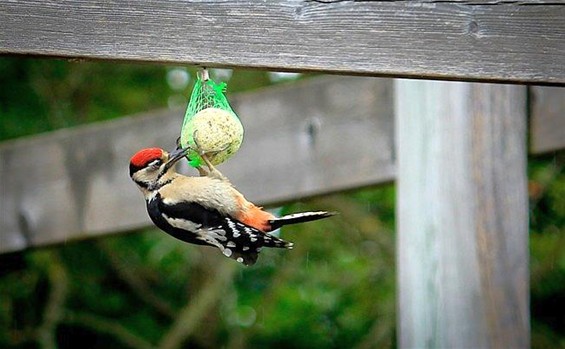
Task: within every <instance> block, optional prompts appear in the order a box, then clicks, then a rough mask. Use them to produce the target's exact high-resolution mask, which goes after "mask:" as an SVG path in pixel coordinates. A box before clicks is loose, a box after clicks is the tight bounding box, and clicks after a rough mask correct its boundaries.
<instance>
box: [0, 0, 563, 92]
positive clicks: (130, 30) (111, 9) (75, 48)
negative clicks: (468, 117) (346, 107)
mask: <svg viewBox="0 0 565 349" xmlns="http://www.w3.org/2000/svg"><path fill="white" fill-rule="evenodd" d="M2 53H3V54H25V55H41V56H55V57H70V58H88V59H111V60H131V61H151V62H165V63H173V62H174V63H175V64H177V63H187V64H198V65H206V66H226V67H248V68H259V69H271V70H303V71H325V72H333V73H340V74H366V75H375V76H376V75H381V76H405V77H415V78H429V79H463V80H483V81H489V80H492V81H510V82H529V83H555V84H564V83H565V65H564V64H563V62H564V61H565V2H563V1H534V2H531V1H530V2H529V1H488V2H480V1H434V0H420V1H358V2H357V1H331V0H329V1H307V0H304V1H295V0H274V1H250V0H247V1H244V0H239V1H238V0H224V1H179V0H174V1H169V0H167V1H165V0H149V1H102V0H98V1H90V0H88V1H87V0H63V1H43V0H12V1H4V2H2V4H1V5H0V54H2Z"/></svg>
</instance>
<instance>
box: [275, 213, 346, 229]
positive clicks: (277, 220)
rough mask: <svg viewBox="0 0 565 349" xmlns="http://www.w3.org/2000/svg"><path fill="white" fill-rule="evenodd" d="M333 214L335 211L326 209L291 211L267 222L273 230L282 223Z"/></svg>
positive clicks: (303, 220)
mask: <svg viewBox="0 0 565 349" xmlns="http://www.w3.org/2000/svg"><path fill="white" fill-rule="evenodd" d="M335 214H336V213H335V212H327V211H315V212H301V213H293V214H288V215H286V216H282V217H279V218H275V219H272V220H270V221H269V224H270V225H271V229H272V230H275V229H278V228H280V227H282V226H283V225H287V224H296V223H305V222H311V221H316V220H318V219H322V218H327V217H331V216H333V215H335Z"/></svg>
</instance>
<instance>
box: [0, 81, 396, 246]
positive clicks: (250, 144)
mask: <svg viewBox="0 0 565 349" xmlns="http://www.w3.org/2000/svg"><path fill="white" fill-rule="evenodd" d="M391 100H392V81H390V80H382V79H377V78H360V77H358V78H353V77H349V78H337V77H321V78H316V79H311V80H305V81H303V82H299V83H296V84H292V85H282V86H279V87H273V88H269V89H265V90H263V91H258V92H254V93H250V94H244V95H235V96H230V101H231V102H232V105H233V107H234V109H235V110H236V111H237V112H238V114H239V115H240V117H241V120H242V122H243V124H244V126H245V132H246V134H245V140H244V143H243V146H242V148H241V149H240V151H239V152H238V153H237V154H236V155H235V156H234V157H233V158H232V159H230V161H228V162H227V163H226V164H225V165H221V166H220V167H219V168H220V169H221V170H222V171H223V172H224V173H225V174H226V175H227V176H228V177H229V178H230V179H231V180H232V182H233V183H234V184H235V185H236V186H237V187H238V188H239V189H240V190H241V191H242V192H243V193H245V195H246V196H247V197H248V198H249V199H250V200H253V201H256V202H258V203H261V204H272V203H277V202H283V201H288V200H300V199H301V198H305V197H309V196H312V195H318V194H322V193H327V192H332V191H339V190H344V189H350V188H356V187H360V186H366V185H371V184H375V183H382V182H387V181H391V180H392V179H393V178H394V171H395V168H394V159H393V154H394V152H393V140H392V136H393V110H392V104H391V103H390V101H391ZM183 115H184V112H183V111H182V110H174V111H166V110H165V111H160V112H151V113H148V114H146V115H136V116H131V117H126V118H122V119H118V120H116V121H112V122H107V123H101V124H95V125H89V126H85V127H80V128H76V129H69V130H62V131H58V132H54V133H51V134H45V135H40V136H34V137H31V138H28V139H21V140H16V141H12V142H7V143H4V144H2V145H0V183H2V186H0V197H2V200H1V203H2V209H1V210H0V232H1V234H0V252H8V251H15V250H20V249H23V248H26V247H30V246H40V245H46V244H53V243H60V242H63V241H67V240H73V239H82V238H87V237H91V236H98V235H101V234H108V233H118V232H123V231H127V230H131V229H135V228H140V227H144V226H149V225H150V222H149V220H148V217H147V214H146V212H145V204H144V201H143V198H142V196H141V193H140V192H138V189H137V188H136V187H135V185H134V184H133V182H131V180H130V179H129V176H128V170H127V168H128V162H129V158H130V156H131V155H133V153H135V152H136V151H137V150H139V149H141V148H143V147H149V146H160V147H164V148H165V149H170V148H172V147H173V146H174V142H175V139H176V138H177V136H178V134H179V132H180V126H181V118H182V116H183ZM181 170H183V171H187V170H188V169H187V165H186V164H185V167H184V168H181ZM190 173H191V174H192V175H195V174H196V172H195V171H192V172H190Z"/></svg>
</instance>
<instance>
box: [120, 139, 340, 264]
mask: <svg viewBox="0 0 565 349" xmlns="http://www.w3.org/2000/svg"><path fill="white" fill-rule="evenodd" d="M187 151H188V149H180V148H177V149H176V150H175V151H173V152H171V153H168V152H166V151H164V150H163V149H160V148H147V149H142V150H140V151H138V152H137V153H136V154H135V155H134V156H133V157H132V158H131V160H130V164H129V172H130V177H131V178H132V180H133V181H134V182H135V184H137V186H138V187H139V189H140V190H141V192H142V193H143V195H144V197H145V201H146V204H147V212H148V213H149V217H150V218H151V220H152V221H153V223H154V224H155V225H156V226H157V227H158V228H160V229H161V230H163V231H164V232H166V233H168V234H170V235H172V236H173V237H175V238H177V239H179V240H182V241H185V242H188V243H192V244H197V245H208V246H213V247H216V248H218V249H219V250H220V251H221V252H222V253H223V254H224V255H225V256H226V257H229V258H232V259H234V260H236V261H238V262H240V263H243V264H244V265H253V264H255V262H256V261H257V257H258V254H259V252H260V251H261V249H262V248H263V247H274V248H287V249H292V246H293V243H292V242H288V241H285V240H282V239H280V238H277V237H276V236H273V235H270V234H268V233H269V232H271V231H273V230H275V229H278V228H280V227H281V226H283V225H287V224H294V223H303V222H309V221H314V220H318V219H322V218H326V217H330V216H333V215H334V214H335V213H333V212H326V211H317V212H302V213H295V214H289V215H285V216H282V217H276V216H274V215H273V214H271V213H269V212H266V211H264V210H263V209H262V208H261V207H258V206H256V205H254V204H253V203H251V202H249V201H247V199H245V197H244V196H243V194H241V193H240V192H239V191H237V190H236V189H235V187H234V186H233V185H232V184H231V182H230V181H229V180H228V179H227V178H226V177H225V176H223V175H222V174H221V173H220V172H219V171H218V170H217V169H215V168H214V166H213V165H212V164H211V163H210V162H209V161H208V159H207V157H206V156H205V154H202V155H201V157H202V159H203V160H204V161H205V163H206V165H207V166H208V170H205V169H204V168H202V167H201V168H198V170H199V172H200V174H201V175H200V176H199V177H188V176H184V175H181V174H179V173H177V172H176V171H175V169H174V165H175V163H176V162H177V161H179V160H180V159H182V158H183V157H185V156H186V154H187Z"/></svg>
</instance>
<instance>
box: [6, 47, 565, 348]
mask: <svg viewBox="0 0 565 349" xmlns="http://www.w3.org/2000/svg"><path fill="white" fill-rule="evenodd" d="M170 69H171V68H170V67H165V66H153V65H133V64H123V63H100V62H70V61H62V60H42V59H23V58H0V81H1V84H0V116H1V118H0V140H9V139H12V138H17V137H22V136H27V135H33V134H36V133H40V132H46V131H51V130H55V129H59V128H63V127H71V126H75V125H79V124H84V123H90V122H96V121H102V120H106V119H112V118H115V117H119V116H123V115H129V114H134V113H137V112H143V111H147V110H150V109H155V108H164V107H166V106H167V104H168V103H170V101H171V96H175V95H178V94H179V93H182V95H183V96H184V97H185V101H186V99H187V98H188V94H189V91H190V86H191V84H188V86H187V87H186V88H185V89H184V90H183V91H180V92H179V91H178V90H175V91H173V89H171V88H170V87H169V85H168V84H167V78H166V77H167V72H168V71H170ZM187 71H188V72H189V73H190V74H192V76H194V70H193V69H187ZM272 83H273V82H271V81H270V79H269V76H268V74H266V73H264V72H258V71H235V72H234V73H233V76H232V77H231V79H230V81H229V92H237V91H243V90H249V89H254V88H259V87H262V86H266V85H269V84H272ZM564 164H565V161H564V156H563V153H556V154H552V155H550V156H546V157H538V158H533V159H530V164H529V171H530V198H531V212H530V214H531V277H532V302H531V304H532V316H533V318H532V326H533V332H532V337H533V347H534V348H556V347H559V346H561V347H565V317H564V313H563V311H562V309H565V234H564V231H563V229H564V228H563V227H564V221H565V195H564V194H565V176H564V174H563V165H564ZM125 166H126V165H124V169H125ZM394 194H395V193H394V188H393V187H392V186H390V185H389V186H382V187H377V188H366V189H363V190H357V191H354V192H350V193H343V194H337V195H330V196H325V197H320V198H316V199H311V200H308V201H305V202H299V203H295V204H293V205H292V206H290V207H285V208H284V209H285V210H292V211H295V210H306V209H320V208H323V209H329V210H335V211H339V212H340V213H341V214H340V217H339V219H329V220H324V221H320V222H317V223H312V224H308V225H302V226H301V225H299V226H291V227H288V228H287V229H285V230H284V237H285V238H286V239H289V240H291V241H296V242H299V243H297V244H296V247H295V249H294V250H292V251H278V250H277V251H272V250H267V251H264V252H263V253H262V255H261V257H260V258H259V262H258V263H257V264H256V265H255V266H253V267H250V268H245V267H242V266H240V265H238V264H236V263H233V261H231V260H228V259H226V258H225V257H223V256H221V255H220V254H219V253H217V251H215V250H213V249H211V248H206V247H201V246H193V245H188V244H183V243H180V242H178V241H177V240H175V239H172V238H171V237H169V236H167V235H166V234H163V233H161V232H159V231H157V230H155V229H148V230H144V231H139V232H134V233H131V234H126V235H120V236H113V237H106V238H101V239H97V240H88V241H82V242H73V243H67V244H64V245H61V246H55V247H50V248H42V249H36V250H30V251H26V252H22V253H13V254H5V255H0V266H1V267H0V347H2V348H77V347H80V348H152V347H159V348H181V347H190V348H218V347H224V348H265V347H276V348H279V347H280V348H387V347H394V346H395V345H396V339H395V274H394V273H395V270H394V264H395V259H394V239H395V238H394V233H393V229H394ZM179 329H180V330H179Z"/></svg>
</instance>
